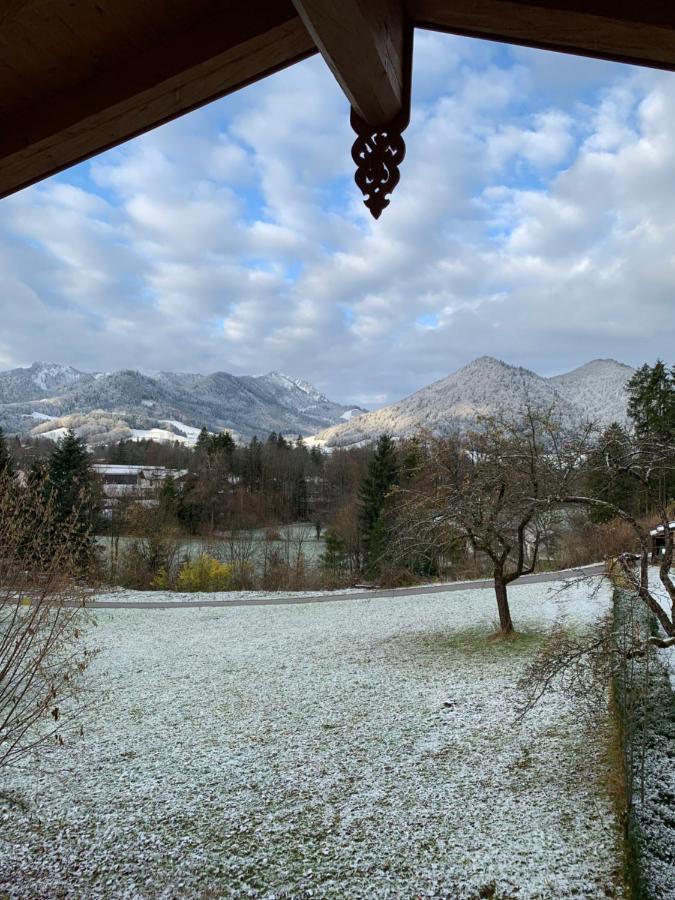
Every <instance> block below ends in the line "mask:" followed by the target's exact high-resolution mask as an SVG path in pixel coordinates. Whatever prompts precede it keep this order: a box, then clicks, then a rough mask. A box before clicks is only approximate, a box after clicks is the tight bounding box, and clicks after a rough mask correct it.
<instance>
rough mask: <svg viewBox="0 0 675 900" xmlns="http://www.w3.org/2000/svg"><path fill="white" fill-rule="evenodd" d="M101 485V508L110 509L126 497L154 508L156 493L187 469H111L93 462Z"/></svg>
mask: <svg viewBox="0 0 675 900" xmlns="http://www.w3.org/2000/svg"><path fill="white" fill-rule="evenodd" d="M92 468H93V470H94V472H96V474H97V475H98V476H99V478H100V479H101V482H102V485H103V495H104V497H105V503H104V508H105V509H107V510H110V509H111V508H112V507H113V506H114V505H115V503H117V502H118V501H119V500H121V499H122V498H129V499H132V500H136V501H138V502H141V503H143V505H145V506H154V505H155V504H156V503H157V499H156V496H155V495H156V493H157V488H159V487H160V486H161V485H162V484H163V482H165V481H166V480H167V478H172V479H173V480H174V481H180V480H181V479H183V478H185V476H186V475H187V474H188V470H187V469H168V468H166V466H113V465H108V464H103V463H95V464H94V465H93V466H92Z"/></svg>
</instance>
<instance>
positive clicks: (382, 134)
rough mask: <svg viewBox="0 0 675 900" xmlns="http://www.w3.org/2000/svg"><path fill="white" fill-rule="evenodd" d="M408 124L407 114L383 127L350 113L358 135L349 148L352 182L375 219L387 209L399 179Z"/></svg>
mask: <svg viewBox="0 0 675 900" xmlns="http://www.w3.org/2000/svg"><path fill="white" fill-rule="evenodd" d="M407 124H408V115H407V111H406V113H401V114H400V115H398V116H396V117H395V118H394V119H392V121H391V122H389V123H388V124H387V125H383V126H373V125H369V124H368V123H367V122H364V120H363V119H362V118H361V117H360V116H359V115H358V114H357V113H356V112H354V110H353V109H352V111H351V125H352V128H353V129H354V131H355V132H356V135H357V137H356V140H355V141H354V144H353V145H352V159H353V160H354V162H355V163H356V173H355V175H354V181H355V182H356V184H357V185H358V187H359V189H360V191H361V193H362V194H363V196H364V198H365V199H364V201H363V202H364V203H365V205H366V206H367V207H368V209H369V210H370V212H371V214H372V216H373V217H374V218H375V219H379V218H380V215H381V213H382V210H383V209H385V207H387V206H389V199H388V198H389V195H390V194H391V192H392V191H393V190H394V188H395V187H396V185H397V184H398V182H399V179H400V177H401V175H400V172H399V170H398V167H399V166H400V164H401V163H402V162H403V158H404V157H405V143H404V141H403V131H404V129H405V127H406V125H407Z"/></svg>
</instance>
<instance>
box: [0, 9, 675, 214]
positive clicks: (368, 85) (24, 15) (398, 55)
mask: <svg viewBox="0 0 675 900" xmlns="http://www.w3.org/2000/svg"><path fill="white" fill-rule="evenodd" d="M415 27H421V28H429V29H434V30H437V31H443V32H449V33H454V34H462V35H468V36H473V37H483V38H488V39H491V40H498V41H507V42H511V43H516V44H523V45H526V46H530V47H539V48H543V49H549V50H557V51H563V52H567V53H575V54H579V55H583V56H594V57H600V58H604V59H610V60H616V61H620V62H627V63H634V64H638V65H645V66H654V67H657V68H663V69H671V70H672V69H675V3H673V2H671V0H641V2H633V0H587V2H582V0H332V2H331V0H292V2H291V0H246V2H241V3H234V2H223V0H0V123H1V127H0V197H4V196H7V195H8V194H11V193H12V192H14V191H17V190H20V189H21V188H23V187H26V186H28V185H30V184H33V183H34V182H36V181H39V180H40V179H42V178H45V177H47V176H48V175H52V174H54V173H56V172H59V171H61V170H62V169H65V168H67V167H68V166H71V165H73V164H75V163H77V162H80V161H82V160H84V159H87V158H88V157H90V156H93V155H95V154H96V153H100V152H101V151H103V150H106V149H108V148H110V147H113V146H115V145H116V144H119V143H121V142H123V141H126V140H128V139H129V138H131V137H134V136H136V135H138V134H142V133H143V132H145V131H148V130H149V129H151V128H154V127H156V126H157V125H160V124H162V123H164V122H167V121H169V120H171V119H174V118H176V117H177V116H180V115H183V114H184V113H186V112H189V111H190V110H193V109H195V108H197V107H199V106H201V105H203V104H205V103H208V102H210V101H212V100H215V99H217V98H219V97H222V96H224V95H226V94H228V93H230V92H232V91H235V90H238V89H239V88H241V87H243V86H245V85H247V84H250V83H251V82H253V81H256V80H258V79H260V78H263V77H264V76H266V75H269V74H270V73H272V72H275V71H277V70H279V69H281V68H283V67H285V66H288V65H291V64H293V63H295V62H298V61H299V60H302V59H305V58H306V57H308V56H311V55H312V54H314V53H316V52H321V54H322V55H323V57H324V59H325V60H326V62H327V64H328V65H329V67H330V68H331V70H332V72H333V74H334V75H335V77H336V79H337V80H338V82H339V83H340V85H341V87H342V89H343V90H344V92H345V94H346V96H347V99H348V100H349V103H350V105H351V121H352V124H353V126H354V129H355V131H356V133H357V140H356V142H355V144H354V147H353V149H352V155H353V157H354V161H355V163H356V165H357V175H356V180H357V184H358V185H359V187H360V188H361V189H362V191H363V192H364V195H365V196H366V201H365V202H366V205H368V206H369V208H370V209H371V212H372V213H373V215H375V216H377V215H379V214H380V212H381V211H382V209H383V208H384V207H385V206H386V205H387V204H388V202H389V201H388V199H387V198H388V195H389V194H390V193H391V190H393V188H394V187H395V185H396V182H397V181H398V164H399V163H400V161H401V160H402V158H403V154H404V152H405V147H404V144H403V139H402V132H403V130H404V128H405V126H406V125H407V122H408V118H409V114H410V84H411V70H412V38H413V30H414V28H415Z"/></svg>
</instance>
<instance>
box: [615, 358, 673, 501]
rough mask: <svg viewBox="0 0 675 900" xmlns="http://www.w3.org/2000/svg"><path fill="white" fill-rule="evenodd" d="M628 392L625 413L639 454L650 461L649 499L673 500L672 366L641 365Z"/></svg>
mask: <svg viewBox="0 0 675 900" xmlns="http://www.w3.org/2000/svg"><path fill="white" fill-rule="evenodd" d="M626 389H627V391H628V415H629V416H630V418H631V419H632V421H633V427H634V430H635V436H636V438H637V442H638V446H639V447H640V448H641V450H642V455H643V457H645V458H646V459H648V458H650V457H651V458H652V459H653V461H654V465H653V472H654V475H653V477H652V479H651V480H652V484H653V488H654V491H653V499H655V500H656V499H657V498H658V503H659V504H660V505H662V506H663V505H665V504H667V503H668V502H669V501H670V500H673V499H675V472H674V471H673V464H672V455H673V451H672V448H673V446H675V366H671V368H670V369H668V367H667V366H666V365H665V364H664V363H663V362H661V360H657V361H656V363H655V364H654V365H653V366H648V365H644V366H642V367H641V368H640V369H638V370H637V371H636V372H635V374H634V375H633V376H632V378H631V379H630V381H629V382H628V384H627V387H626Z"/></svg>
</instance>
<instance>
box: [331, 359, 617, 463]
mask: <svg viewBox="0 0 675 900" xmlns="http://www.w3.org/2000/svg"><path fill="white" fill-rule="evenodd" d="M633 372H634V369H632V368H631V367H630V366H627V365H625V364H624V363H620V362H618V361H617V360H611V359H610V360H600V359H598V360H591V361H590V362H588V363H584V365H582V366H578V367H577V368H576V369H573V370H571V371H570V372H565V373H562V374H561V375H555V376H552V377H549V378H545V377H543V376H541V375H538V374H537V373H536V372H533V371H532V370H531V369H526V368H524V367H523V366H513V365H510V364H509V363H505V362H503V361H502V360H499V359H496V358H495V357H492V356H481V357H478V358H477V359H475V360H472V361H471V362H470V363H467V364H466V365H465V366H463V367H462V368H460V369H458V370H457V371H456V372H453V373H452V374H451V375H448V376H446V377H445V378H441V379H439V380H438V381H435V382H433V383H432V384H429V385H427V386H426V387H423V388H420V390H418V391H415V392H414V393H413V394H410V395H409V396H407V397H404V398H403V399H402V400H399V401H398V402H396V403H393V404H390V405H389V406H385V407H383V408H382V409H378V410H374V411H373V412H370V413H366V414H364V415H361V416H358V417H356V418H354V419H350V420H349V421H348V422H345V423H343V424H338V425H335V426H331V427H330V428H328V429H324V430H323V431H321V432H319V433H318V434H316V435H315V436H314V440H315V441H316V442H317V443H319V444H323V445H325V446H328V447H342V446H353V445H358V444H361V443H366V442H368V441H372V440H375V439H376V438H377V436H378V435H379V434H381V433H382V432H385V431H386V432H388V433H390V434H392V435H393V436H394V437H397V438H406V437H412V436H413V435H414V434H416V433H418V432H419V431H421V430H423V429H425V430H429V431H431V432H433V433H435V434H438V435H446V434H450V433H452V432H457V431H462V430H464V429H466V428H467V427H470V426H471V425H472V424H474V423H475V421H476V417H477V416H479V415H490V414H494V413H496V412H498V411H501V412H507V413H514V412H516V411H517V410H518V408H520V407H522V405H523V403H524V402H526V401H529V402H530V403H532V404H533V405H535V406H544V407H548V406H555V407H556V409H557V410H558V412H559V413H560V415H561V416H562V418H563V419H564V420H567V421H577V420H582V419H592V420H593V421H597V422H598V424H600V425H601V426H603V427H604V426H607V425H609V424H610V423H611V422H613V421H619V422H621V423H625V422H626V420H627V414H626V406H627V397H626V395H625V384H626V382H627V381H628V379H629V378H630V376H631V375H632V373H633Z"/></svg>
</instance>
